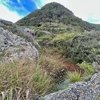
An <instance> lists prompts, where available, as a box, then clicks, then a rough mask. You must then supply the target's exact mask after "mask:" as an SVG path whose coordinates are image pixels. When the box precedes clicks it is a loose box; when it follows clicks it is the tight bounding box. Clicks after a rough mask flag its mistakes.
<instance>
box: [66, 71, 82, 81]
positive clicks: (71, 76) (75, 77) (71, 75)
mask: <svg viewBox="0 0 100 100" xmlns="http://www.w3.org/2000/svg"><path fill="white" fill-rule="evenodd" d="M67 76H68V80H69V82H71V83H75V82H79V81H81V74H80V73H78V72H76V71H75V72H68V73H67Z"/></svg>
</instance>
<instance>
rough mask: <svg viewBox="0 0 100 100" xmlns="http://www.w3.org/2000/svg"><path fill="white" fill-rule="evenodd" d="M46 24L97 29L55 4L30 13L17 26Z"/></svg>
mask: <svg viewBox="0 0 100 100" xmlns="http://www.w3.org/2000/svg"><path fill="white" fill-rule="evenodd" d="M45 23H48V24H51V23H63V24H65V25H72V26H80V27H81V28H82V29H84V30H91V29H96V27H95V25H93V24H90V23H88V22H86V21H83V20H82V19H80V18H78V17H76V16H75V15H74V14H73V12H71V11H70V10H69V9H67V8H65V7H64V6H63V5H61V4H59V3H55V2H53V3H49V4H46V5H45V6H44V7H42V8H41V9H39V10H36V11H34V12H32V13H30V14H29V15H28V16H26V17H24V18H23V19H21V20H19V21H18V22H16V24H18V25H21V26H41V25H44V24H45ZM98 27H99V26H98V25H97V28H98Z"/></svg>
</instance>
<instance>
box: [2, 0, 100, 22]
mask: <svg viewBox="0 0 100 100" xmlns="http://www.w3.org/2000/svg"><path fill="white" fill-rule="evenodd" d="M50 2H57V3H60V4H62V5H64V6H65V7H66V8H68V9H69V10H71V11H72V12H73V13H74V15H75V16H77V17H79V18H81V19H83V20H85V21H88V22H90V23H95V24H100V13H99V9H100V0H0V19H4V20H8V21H12V22H16V21H18V20H19V19H21V18H23V17H25V16H27V15H28V14H29V13H31V12H33V11H35V10H36V9H40V8H41V7H43V6H44V5H45V4H47V3H50Z"/></svg>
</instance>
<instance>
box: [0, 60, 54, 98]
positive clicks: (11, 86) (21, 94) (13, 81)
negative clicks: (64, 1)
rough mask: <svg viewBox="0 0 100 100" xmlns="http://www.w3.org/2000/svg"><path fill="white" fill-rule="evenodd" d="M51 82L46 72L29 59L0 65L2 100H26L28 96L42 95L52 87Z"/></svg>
mask: <svg viewBox="0 0 100 100" xmlns="http://www.w3.org/2000/svg"><path fill="white" fill-rule="evenodd" d="M51 81H52V79H51V78H50V76H48V74H47V72H46V71H45V70H44V69H42V68H41V67H40V66H39V65H38V64H36V63H35V62H33V61H32V60H30V59H26V60H20V61H13V62H9V63H0V92H1V96H2V99H3V100H13V99H14V98H17V99H16V100H27V98H29V97H30V94H31V95H36V94H40V95H44V94H46V93H47V92H48V90H49V89H50V88H51V87H52V84H51ZM12 98H13V99H12ZM14 100H15V99H14Z"/></svg>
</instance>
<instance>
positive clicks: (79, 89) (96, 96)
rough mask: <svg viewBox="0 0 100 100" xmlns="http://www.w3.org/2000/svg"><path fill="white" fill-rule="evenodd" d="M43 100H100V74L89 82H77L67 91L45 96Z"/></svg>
mask: <svg viewBox="0 0 100 100" xmlns="http://www.w3.org/2000/svg"><path fill="white" fill-rule="evenodd" d="M40 100H41V99H40ZM43 100H100V72H99V73H96V74H94V75H93V76H92V78H91V80H90V81H88V82H77V83H75V84H72V85H70V86H69V87H68V88H67V89H65V90H60V91H58V92H55V93H51V94H49V95H46V96H44V97H43Z"/></svg>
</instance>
